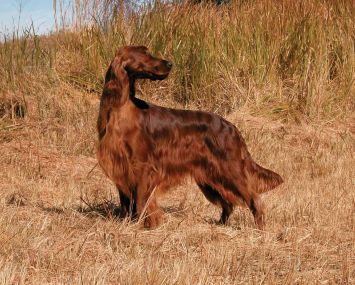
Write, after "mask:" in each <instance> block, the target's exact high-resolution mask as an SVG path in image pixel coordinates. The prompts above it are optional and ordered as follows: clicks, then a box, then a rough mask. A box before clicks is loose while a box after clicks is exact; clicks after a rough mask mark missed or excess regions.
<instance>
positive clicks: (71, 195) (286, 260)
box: [0, 90, 355, 284]
mask: <svg viewBox="0 0 355 285" xmlns="http://www.w3.org/2000/svg"><path fill="white" fill-rule="evenodd" d="M57 92H58V93H57V94H55V96H57V97H58V96H63V97H64V98H65V95H64V94H63V93H61V92H63V91H60V90H57ZM77 95H78V94H77ZM82 95H83V97H84V95H85V97H86V98H87V97H90V95H89V94H82ZM78 97H79V96H76V97H75V98H78ZM89 101H90V102H92V103H91V104H90V102H87V105H86V106H87V112H88V113H90V114H91V117H90V118H88V120H87V121H86V122H84V123H83V125H82V126H80V124H79V122H80V121H82V119H81V118H80V117H79V114H80V110H76V112H77V116H76V119H75V121H68V122H67V123H64V124H63V123H62V124H58V125H56V124H54V123H51V124H40V123H37V122H33V119H30V118H29V117H28V118H25V119H16V122H15V123H14V124H13V125H12V127H11V126H9V128H7V129H2V130H1V132H0V134H1V141H2V142H1V149H0V152H1V153H0V165H1V166H0V167H1V169H2V171H1V173H0V179H1V191H0V209H1V211H0V212H1V215H0V235H1V236H0V243H1V246H0V268H1V269H0V283H1V284H24V283H26V284H68V283H76V284H77V283H82V284H233V283H234V284H239V283H246V284H262V283H263V284H274V283H276V284H295V283H296V284H310V283H313V284H336V283H337V284H352V283H353V282H354V280H355V271H354V257H355V256H354V205H355V204H354V203H355V200H354V198H355V196H354V191H353V189H354V171H353V165H354V157H353V153H354V137H353V135H354V129H352V130H351V127H352V128H353V127H354V122H351V121H350V122H343V123H342V124H340V123H336V124H333V125H332V126H331V125H329V124H327V125H326V126H324V127H323V126H313V125H307V126H293V125H284V124H282V123H279V122H275V121H268V120H266V119H265V118H264V119H262V118H255V117H252V116H250V115H248V114H247V113H240V112H235V113H233V114H231V115H230V116H229V119H230V120H231V121H233V122H235V123H236V125H238V126H239V128H240V129H241V130H242V132H243V134H244V135H245V137H246V139H247V142H248V145H249V146H250V149H251V152H252V153H253V156H254V157H255V158H256V159H257V160H258V161H259V162H262V164H263V165H266V166H268V167H270V168H272V169H275V170H277V171H278V172H279V173H281V174H282V175H283V177H284V178H285V180H286V181H285V184H284V185H283V186H282V187H280V189H278V190H276V191H273V192H270V193H268V194H266V195H265V196H264V198H263V200H264V202H265V204H266V208H267V214H268V215H267V230H266V232H259V231H257V230H256V229H255V227H254V225H253V219H252V217H251V214H250V213H249V211H248V210H247V209H244V208H238V209H236V211H235V213H234V214H233V215H232V217H231V220H230V223H229V225H228V226H225V227H222V226H218V225H216V224H215V220H216V219H217V218H218V216H219V210H217V209H216V208H215V207H214V206H212V205H211V204H209V202H207V201H206V200H205V198H204V197H203V196H202V194H201V193H200V192H199V191H198V189H197V187H196V186H195V185H193V184H189V183H188V184H186V185H184V186H182V187H180V188H178V189H175V190H173V191H172V192H171V193H169V194H168V195H167V196H165V197H163V198H162V199H161V201H160V203H161V205H162V207H163V209H164V212H165V214H164V223H163V224H162V225H161V226H160V227H159V228H158V229H156V230H152V231H145V230H141V229H139V226H138V225H136V224H134V223H129V222H128V221H126V220H123V221H122V220H117V218H115V215H114V214H115V208H116V207H117V204H118V201H117V197H116V196H117V195H116V192H115V189H114V187H113V185H112V184H111V182H110V181H109V180H108V179H106V178H105V177H104V175H103V174H102V171H101V170H100V169H99V168H98V167H96V168H94V167H95V165H96V160H95V158H94V156H93V149H94V141H95V134H94V133H93V132H92V126H93V125H94V123H95V122H94V121H95V118H96V111H97V107H98V100H89ZM68 104H70V102H69V103H68ZM68 109H69V105H68ZM53 129H55V130H53ZM72 129H73V130H72ZM81 129H85V130H86V131H85V132H83V133H81V131H80V130H81ZM54 133H56V134H57V136H59V135H61V136H62V137H61V138H57V141H56V139H55V136H54V135H53V134H54ZM87 137H89V138H90V139H88V138H87ZM81 144H83V145H86V148H87V149H89V150H88V151H87V154H86V155H83V154H82V153H85V151H84V149H85V148H84V147H83V146H80V145H81ZM93 168H94V169H93Z"/></svg>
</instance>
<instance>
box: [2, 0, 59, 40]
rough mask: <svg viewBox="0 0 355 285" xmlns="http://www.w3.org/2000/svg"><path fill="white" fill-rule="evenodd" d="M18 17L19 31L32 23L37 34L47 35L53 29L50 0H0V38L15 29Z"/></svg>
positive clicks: (51, 3) (51, 2)
mask: <svg viewBox="0 0 355 285" xmlns="http://www.w3.org/2000/svg"><path fill="white" fill-rule="evenodd" d="M20 5H21V9H22V11H21V15H20V13H19V11H20ZM19 15H20V22H19V27H20V31H21V30H23V28H25V27H28V26H29V25H30V24H31V22H32V21H33V23H34V27H35V31H36V33H37V34H44V33H48V32H49V31H50V30H51V29H53V27H54V16H53V1H52V0H0V37H1V35H3V34H8V33H11V32H12V31H13V30H14V28H17V26H18V18H19Z"/></svg>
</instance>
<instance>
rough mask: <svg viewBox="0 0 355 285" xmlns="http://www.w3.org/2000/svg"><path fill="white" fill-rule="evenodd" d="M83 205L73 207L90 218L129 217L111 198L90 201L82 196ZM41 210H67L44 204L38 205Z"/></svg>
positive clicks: (49, 211)
mask: <svg viewBox="0 0 355 285" xmlns="http://www.w3.org/2000/svg"><path fill="white" fill-rule="evenodd" d="M81 201H82V202H83V204H85V205H83V206H79V207H75V208H72V209H71V210H74V211H75V212H78V213H80V214H82V215H84V216H85V217H89V218H97V217H100V218H103V219H117V220H123V219H125V218H127V217H126V216H125V215H123V213H122V210H121V207H119V206H117V205H116V204H115V203H113V202H112V201H110V200H105V201H102V202H89V201H86V200H84V199H83V198H81ZM38 206H39V208H41V210H43V211H45V212H48V213H56V214H64V213H65V212H66V210H68V209H65V208H60V207H45V206H43V205H38Z"/></svg>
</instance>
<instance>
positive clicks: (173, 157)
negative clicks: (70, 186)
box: [97, 46, 283, 229]
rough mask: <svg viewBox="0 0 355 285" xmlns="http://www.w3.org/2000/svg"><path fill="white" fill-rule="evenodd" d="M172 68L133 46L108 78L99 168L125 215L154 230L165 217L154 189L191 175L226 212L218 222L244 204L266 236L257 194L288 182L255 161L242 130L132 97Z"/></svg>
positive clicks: (122, 52) (119, 53)
mask: <svg viewBox="0 0 355 285" xmlns="http://www.w3.org/2000/svg"><path fill="white" fill-rule="evenodd" d="M171 68H172V64H171V63H170V62H169V61H166V60H162V59H158V58H155V57H153V56H152V55H151V54H150V53H149V52H148V50H147V48H145V47H142V46H129V47H123V48H121V49H119V50H118V51H117V53H116V56H115V58H114V59H113V61H112V62H111V64H110V67H109V69H108V71H107V73H106V78H105V86H104V90H103V93H102V97H101V103H100V111H99V118H98V122H97V128H98V132H99V147H98V161H99V164H100V165H101V167H102V168H103V170H104V171H105V173H106V175H107V176H108V177H109V178H110V179H111V180H112V181H113V182H114V183H115V184H116V186H117V189H118V191H119V193H120V200H121V208H122V210H123V212H124V213H128V212H129V211H131V213H132V212H133V213H136V214H137V215H138V216H141V217H142V218H143V219H144V225H145V226H146V227H155V226H157V225H158V224H159V220H160V217H161V214H160V210H159V208H158V206H157V203H156V197H155V196H156V192H155V191H153V190H154V189H155V188H156V187H157V188H167V187H170V186H173V185H176V184H177V183H179V181H181V180H182V178H184V177H186V176H187V175H189V176H191V177H192V178H193V179H194V180H195V181H196V183H197V185H198V186H199V187H200V189H201V190H202V192H203V194H204V195H205V196H206V198H207V199H208V200H209V201H211V202H212V203H213V204H216V205H220V206H221V207H222V215H221V218H220V222H221V223H226V221H227V220H228V217H229V216H230V214H231V212H232V211H233V206H234V205H235V204H237V203H238V201H240V200H242V201H244V202H245V203H246V205H247V206H248V207H249V208H250V210H251V212H252V213H253V215H254V219H255V222H256V224H257V226H258V227H259V228H260V229H262V228H263V226H264V218H263V215H264V211H263V206H262V203H261V200H260V197H259V193H262V192H265V191H268V190H271V189H273V188H275V187H276V186H278V185H280V184H281V183H282V182H283V180H282V178H281V177H280V176H279V175H278V174H276V173H275V172H272V171H270V170H268V169H265V168H263V167H261V166H259V165H258V164H256V163H255V162H254V161H253V159H252V158H251V156H250V154H249V152H248V150H247V147H246V144H245V142H244V140H243V138H242V136H241V134H240V133H239V131H238V130H237V128H236V127H235V126H234V125H232V124H231V123H229V122H228V121H226V120H224V119H223V118H221V117H220V116H218V115H215V114H210V113H207V112H200V111H188V110H175V109H168V108H163V107H159V106H156V105H153V104H150V103H146V102H144V101H142V100H140V99H138V98H136V97H135V89H134V84H135V80H136V79H138V78H148V79H151V80H162V79H164V78H166V77H167V76H168V74H169V72H170V70H171Z"/></svg>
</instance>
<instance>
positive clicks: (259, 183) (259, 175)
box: [248, 159, 283, 193]
mask: <svg viewBox="0 0 355 285" xmlns="http://www.w3.org/2000/svg"><path fill="white" fill-rule="evenodd" d="M248 168H249V171H248V172H249V174H250V177H251V178H252V180H253V183H254V189H255V190H256V192H257V193H264V192H267V191H270V190H272V189H274V188H276V187H277V186H279V185H280V184H282V183H283V179H282V177H281V176H280V175H279V174H277V173H275V172H273V171H271V170H269V169H266V168H264V167H262V166H260V165H259V164H257V163H255V162H254V161H253V160H252V159H251V161H250V164H249V167H248Z"/></svg>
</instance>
